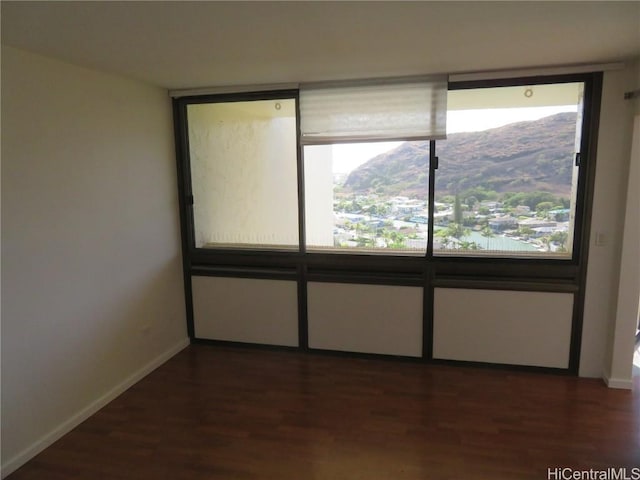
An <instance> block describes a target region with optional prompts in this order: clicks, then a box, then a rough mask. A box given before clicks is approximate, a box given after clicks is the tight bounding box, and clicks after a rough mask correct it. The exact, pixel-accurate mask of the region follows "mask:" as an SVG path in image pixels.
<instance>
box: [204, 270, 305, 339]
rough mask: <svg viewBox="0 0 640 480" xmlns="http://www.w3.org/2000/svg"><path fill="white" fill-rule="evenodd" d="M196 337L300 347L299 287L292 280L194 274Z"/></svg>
mask: <svg viewBox="0 0 640 480" xmlns="http://www.w3.org/2000/svg"><path fill="white" fill-rule="evenodd" d="M192 291H193V317H194V326H195V336H196V338H202V339H210V340H227V341H234V342H247V343H260V344H267V345H283V346H298V289H297V283H296V282H293V281H289V280H262V279H253V278H228V277H197V276H194V277H192Z"/></svg>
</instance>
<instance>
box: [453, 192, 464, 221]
mask: <svg viewBox="0 0 640 480" xmlns="http://www.w3.org/2000/svg"><path fill="white" fill-rule="evenodd" d="M453 222H454V223H457V224H459V225H462V203H461V202H460V195H458V194H457V193H456V198H455V200H454V203H453Z"/></svg>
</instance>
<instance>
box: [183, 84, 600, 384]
mask: <svg viewBox="0 0 640 480" xmlns="http://www.w3.org/2000/svg"><path fill="white" fill-rule="evenodd" d="M602 78H603V74H602V72H589V73H577V74H563V75H551V76H529V77H518V78H500V79H492V80H478V81H459V82H450V83H449V90H461V89H482V88H495V87H509V86H522V85H544V84H554V83H572V82H584V86H585V88H584V103H583V108H584V111H583V122H582V135H581V145H580V154H581V155H580V156H581V164H580V169H579V177H578V188H577V196H576V211H575V221H574V244H573V249H572V255H571V258H549V257H547V258H535V257H517V256H513V257H508V256H504V257H498V256H496V257H493V256H464V255H434V252H433V234H434V229H433V209H434V196H435V188H434V187H435V175H437V170H436V169H435V167H436V165H435V162H434V160H433V159H434V158H437V141H434V140H432V141H430V160H429V166H428V168H429V172H428V173H429V236H428V244H427V250H426V252H425V255H424V256H422V255H420V256H418V255H402V254H394V253H393V252H389V253H388V254H387V253H386V252H381V253H375V254H371V253H366V252H349V251H340V252H332V251H330V252H317V251H316V252H307V251H306V238H305V203H304V199H305V192H304V158H303V148H302V146H301V145H300V109H299V90H298V89H287V90H270V91H258V92H241V93H224V94H216V95H202V96H184V97H178V98H174V99H173V113H174V135H175V145H176V157H177V173H178V195H179V208H180V226H181V240H182V252H183V273H184V285H185V294H186V295H185V297H186V310H187V325H188V333H189V336H190V337H191V338H192V339H197V337H196V336H195V333H194V327H193V309H192V303H191V276H192V275H211V276H231V277H246V278H271V279H290V280H296V281H297V282H298V285H299V289H298V290H299V295H298V303H299V316H300V319H299V336H300V342H299V345H300V347H299V349H301V350H308V343H307V339H306V332H307V324H306V282H307V281H328V282H329V281H334V282H342V283H365V284H384V285H408V286H422V287H424V300H425V301H424V305H425V307H424V311H425V312H424V328H423V331H424V338H423V360H425V361H434V359H433V356H432V344H431V342H432V340H433V330H432V329H433V301H432V300H433V295H434V289H435V288H438V287H439V286H448V287H451V286H455V287H457V288H477V285H479V284H482V285H486V286H488V287H493V288H497V289H505V290H513V289H523V290H527V291H551V292H571V293H573V294H574V295H575V301H574V314H573V321H572V332H571V346H570V350H571V353H570V360H569V368H568V369H566V371H565V370H564V369H561V372H562V373H572V374H577V371H578V366H579V356H580V341H581V335H582V317H583V308H584V291H585V285H586V270H587V268H586V267H587V260H588V253H589V237H590V228H591V225H590V220H591V211H592V203H593V190H594V183H595V162H596V154H597V136H598V126H599V116H600V101H601V95H602ZM284 98H294V99H295V102H296V114H297V132H296V139H297V154H298V155H297V157H298V158H297V168H298V186H297V189H298V228H299V249H298V251H291V250H288V251H284V250H282V251H281V250H277V249H272V248H265V249H261V248H255V249H247V248H229V247H225V248H195V242H194V223H193V222H194V219H193V196H192V192H191V171H190V164H189V155H188V152H189V150H188V124H187V105H189V104H200V103H211V102H216V101H227V102H232V101H250V100H272V99H284ZM542 370H549V369H546V368H542ZM551 370H554V369H551Z"/></svg>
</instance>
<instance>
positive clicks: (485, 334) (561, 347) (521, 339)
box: [433, 288, 573, 368]
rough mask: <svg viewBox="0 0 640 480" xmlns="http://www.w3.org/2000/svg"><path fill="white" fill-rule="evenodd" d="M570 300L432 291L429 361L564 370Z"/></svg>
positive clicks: (548, 294) (546, 294)
mask: <svg viewBox="0 0 640 480" xmlns="http://www.w3.org/2000/svg"><path fill="white" fill-rule="evenodd" d="M572 315H573V294H571V293H552V292H523V291H507V290H481V289H462V288H436V289H435V295H434V321H433V357H434V358H437V359H447V360H465V361H474V362H489V363H502V364H513V365H531V366H539V367H552V368H568V366H569V346H570V343H571V319H572Z"/></svg>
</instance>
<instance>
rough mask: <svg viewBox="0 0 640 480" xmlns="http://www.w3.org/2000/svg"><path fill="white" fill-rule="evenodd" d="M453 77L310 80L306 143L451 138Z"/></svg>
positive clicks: (304, 104) (303, 119)
mask: <svg viewBox="0 0 640 480" xmlns="http://www.w3.org/2000/svg"><path fill="white" fill-rule="evenodd" d="M446 119H447V77H446V76H444V75H442V76H437V77H434V76H430V77H420V78H415V77H414V78H410V79H406V78H404V79H383V80H368V81H358V82H335V83H324V84H310V85H305V86H302V87H301V88H300V129H301V143H302V144H303V145H319V144H327V143H340V142H358V141H377V140H433V139H442V138H446Z"/></svg>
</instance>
